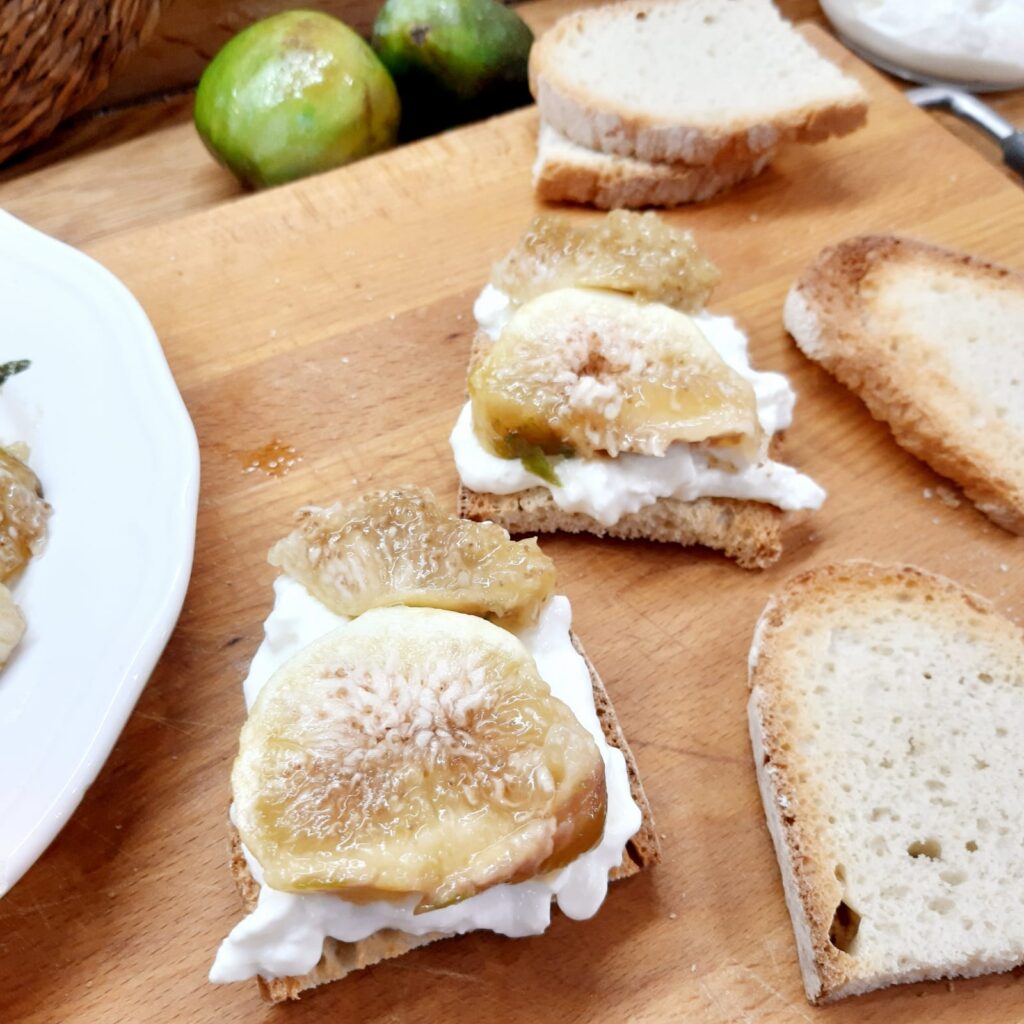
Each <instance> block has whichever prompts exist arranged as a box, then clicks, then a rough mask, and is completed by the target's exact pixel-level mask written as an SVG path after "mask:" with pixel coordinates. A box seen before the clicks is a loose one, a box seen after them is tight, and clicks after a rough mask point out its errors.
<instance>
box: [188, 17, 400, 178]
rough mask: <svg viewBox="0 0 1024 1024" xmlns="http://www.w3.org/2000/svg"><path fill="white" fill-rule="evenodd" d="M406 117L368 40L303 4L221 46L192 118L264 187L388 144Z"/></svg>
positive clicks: (221, 158)
mask: <svg viewBox="0 0 1024 1024" xmlns="http://www.w3.org/2000/svg"><path fill="white" fill-rule="evenodd" d="M400 113H401V110H400V104H399V99H398V92H397V90H396V89H395V84H394V82H393V81H392V80H391V76H390V74H389V73H388V70H387V68H385V67H384V65H383V64H381V62H380V61H379V60H378V59H377V57H376V55H375V54H374V52H373V50H372V49H371V48H370V47H369V45H368V44H367V43H366V42H365V41H364V40H363V39H362V38H360V37H359V36H358V35H357V34H356V33H355V32H353V31H352V30H351V29H350V28H348V27H347V26H346V25H344V24H343V23H342V22H340V21H339V20H338V19H337V18H332V17H331V16H330V15H327V14H322V13H319V12H317V11H301V10H300V11H285V12H284V13H281V14H276V15H273V16H272V17H269V18H265V19H264V20H262V21H258V22H256V23H255V24H253V25H250V26H249V27H248V28H246V29H244V30H243V31H242V32H240V33H239V34H238V35H236V36H235V37H234V38H233V39H231V40H230V41H229V42H228V43H227V44H226V45H225V46H224V47H223V49H221V50H220V52H219V53H218V54H217V55H216V56H215V57H214V58H213V60H212V61H211V62H210V64H209V65H208V66H207V68H206V71H205V72H204V73H203V76H202V78H201V79H200V82H199V88H198V90H197V92H196V103H195V112H194V117H195V124H196V129H197V130H198V132H199V136H200V138H201V139H202V140H203V143H204V144H205V146H206V148H207V149H208V150H209V151H210V153H211V154H212V155H213V156H214V158H215V159H216V160H217V161H218V162H219V163H221V164H222V165H223V166H225V167H226V168H227V169H228V170H230V171H231V172H232V173H233V174H234V175H235V176H236V177H237V178H239V180H240V181H242V183H243V184H245V185H247V186H249V187H251V188H265V187H267V186H272V185H280V184H283V183H285V182H288V181H294V180H296V179H297V178H303V177H306V176H307V175H310V174H317V173H319V172H321V171H327V170H330V169H331V168H334V167H340V166H341V165H343V164H347V163H350V162H352V161H353V160H359V159H361V158H362V157H365V156H370V155H371V154H373V153H377V152H380V151H381V150H384V149H388V148H390V147H391V146H393V145H394V143H395V140H396V138H397V134H398V123H399V120H400Z"/></svg>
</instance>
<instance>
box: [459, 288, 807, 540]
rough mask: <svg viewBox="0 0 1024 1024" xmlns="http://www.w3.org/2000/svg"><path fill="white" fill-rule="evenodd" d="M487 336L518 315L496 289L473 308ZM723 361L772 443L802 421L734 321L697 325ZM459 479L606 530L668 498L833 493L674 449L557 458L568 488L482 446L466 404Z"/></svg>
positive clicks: (697, 451) (699, 318)
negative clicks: (746, 385) (527, 494)
mask: <svg viewBox="0 0 1024 1024" xmlns="http://www.w3.org/2000/svg"><path fill="white" fill-rule="evenodd" d="M473 315H474V316H475V317H476V320H477V323H478V324H479V325H480V329H481V330H482V331H483V332H484V333H485V334H486V335H487V336H488V337H489V338H491V339H492V340H496V339H497V338H498V337H499V336H500V334H501V331H502V329H503V328H504V326H505V324H506V323H508V321H509V319H510V317H511V315H512V307H511V303H510V301H509V297H508V296H507V295H506V294H504V293H503V292H501V291H499V290H498V289H497V288H495V287H494V286H493V285H490V284H488V285H487V286H486V287H485V288H484V290H483V291H482V292H481V293H480V296H479V297H478V298H477V300H476V303H475V304H474V306H473ZM692 319H693V321H694V323H696V324H697V326H698V327H699V328H700V330H701V333H702V334H703V335H704V337H705V338H706V339H707V340H708V342H709V343H710V344H711V346H712V347H713V348H714V349H715V350H716V351H717V352H718V354H719V355H720V356H721V357H722V359H723V361H724V362H725V363H726V364H727V365H728V366H729V367H730V368H732V369H733V370H734V371H735V372H736V373H738V374H739V375H740V376H741V377H743V378H744V380H747V381H749V382H750V384H751V385H752V387H753V389H754V397H755V398H756V400H757V417H758V420H759V421H760V424H761V427H762V429H763V430H764V432H765V434H767V435H769V436H771V435H772V434H775V433H777V432H778V431H780V430H785V429H786V428H787V427H788V426H789V425H790V423H791V422H792V420H793V405H794V403H795V401H796V395H795V394H794V393H793V389H792V388H791V387H790V386H789V381H787V380H786V378H785V377H784V376H783V375H782V374H781V373H763V372H761V371H759V370H755V369H754V368H753V367H752V366H751V365H750V359H749V357H748V355H747V338H746V335H744V333H743V332H742V331H741V330H740V329H739V328H738V327H737V326H736V324H735V322H734V321H733V320H732V319H731V318H730V317H727V316H714V315H712V314H710V313H707V312H702V313H698V314H697V315H695V316H694V317H693V318H692ZM450 442H451V446H452V451H453V453H454V456H455V465H456V468H457V469H458V472H459V478H460V479H461V480H462V482H463V484H465V486H466V487H468V488H470V490H473V491H478V492H481V493H485V494H515V493H517V492H518V491H525V490H529V489H530V488H531V487H545V488H547V489H548V490H549V491H550V492H551V497H552V499H553V500H554V502H555V504H556V505H558V507H559V508H560V509H562V510H563V511H565V512H582V513H584V514H586V515H588V516H590V517H591V518H593V519H596V520H597V521H598V522H599V523H602V524H603V525H605V526H611V525H613V524H614V523H617V522H618V521H619V520H620V519H621V518H622V517H623V516H624V515H628V514H630V513H634V512H639V511H640V510H641V509H643V508H646V507H647V506H648V505H653V504H654V503H655V502H656V501H657V500H658V499H659V498H675V499H677V500H679V501H695V500H696V499H697V498H741V499H746V500H750V501H763V502H766V503H768V504H771V505H775V506H777V507H778V508H781V509H783V510H786V511H794V510H798V509H815V508H820V507H821V503H822V502H823V501H824V500H825V492H824V490H822V488H821V487H819V486H818V485H817V484H816V483H815V482H814V481H813V480H812V479H811V478H810V477H808V476H805V475H804V474H802V473H799V472H797V470H795V469H793V468H792V467H791V466H786V465H783V464H782V463H780V462H775V461H773V460H772V459H768V458H764V459H761V460H758V461H755V462H748V463H744V462H740V461H737V460H738V459H739V454H738V452H737V451H736V450H735V449H730V448H705V447H700V446H695V445H689V444H685V443H676V444H673V445H670V446H669V449H668V451H667V452H666V454H665V455H663V456H655V455H637V454H628V453H626V454H620V455H618V456H616V457H615V458H568V459H560V458H557V457H555V458H552V459H551V462H552V464H553V465H554V467H555V471H556V473H557V475H558V479H559V481H560V484H553V483H551V482H550V481H547V480H543V479H542V478H541V477H538V476H536V475H534V474H533V473H531V472H530V471H529V470H527V469H526V468H525V467H524V466H523V464H522V462H521V461H520V460H519V459H502V458H499V457H498V456H496V455H494V454H493V453H491V452H489V451H488V450H487V449H486V448H484V446H483V445H482V444H481V443H480V439H479V438H478V437H477V435H476V431H475V430H474V429H473V414H472V409H471V407H470V403H468V402H467V403H466V405H465V406H464V407H463V409H462V412H461V413H460V414H459V418H458V420H457V421H456V424H455V428H454V429H453V430H452V434H451V437H450Z"/></svg>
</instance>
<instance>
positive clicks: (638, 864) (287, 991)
mask: <svg viewBox="0 0 1024 1024" xmlns="http://www.w3.org/2000/svg"><path fill="white" fill-rule="evenodd" d="M572 643H573V646H574V647H575V648H576V650H577V651H578V652H579V654H580V656H581V657H582V658H583V660H584V661H585V662H586V663H587V669H588V670H589V672H590V684H591V686H592V688H593V691H594V705H595V707H596V709H597V717H598V719H599V720H600V722H601V728H602V730H603V732H604V735H605V739H607V741H608V743H609V744H610V745H611V746H613V747H617V748H618V749H619V750H621V751H622V754H623V756H624V757H625V759H626V771H627V773H628V774H629V787H630V791H631V793H632V796H633V800H634V801H635V802H636V804H637V806H638V807H639V808H640V811H641V815H642V822H641V825H640V830H639V831H638V832H637V833H636V835H634V836H633V838H632V839H630V841H629V842H628V843H627V844H626V849H625V850H624V851H623V855H622V863H621V864H620V865H619V866H618V867H617V868H616V869H615V870H614V871H613V872H612V873H611V878H613V879H620V878H629V877H631V876H632V875H635V874H637V872H639V871H640V870H641V869H643V868H645V867H649V866H650V865H652V864H655V863H657V861H658V860H659V859H660V857H661V847H660V844H659V841H658V833H657V831H656V829H655V826H654V818H653V817H652V815H651V807H650V804H649V803H648V802H647V795H646V793H644V788H643V784H642V783H641V781H640V773H639V771H638V770H637V766H636V761H635V759H634V758H633V753H632V751H631V750H630V749H629V745H628V744H627V743H626V738H625V736H624V735H623V732H622V727H621V726H620V725H619V721H618V718H616V716H615V709H614V708H613V707H612V702H611V699H610V698H609V696H608V691H607V690H606V689H605V686H604V683H603V682H602V681H601V677H600V676H599V675H598V674H597V669H595V668H594V666H593V664H592V662H591V661H590V659H589V658H588V657H587V655H586V652H585V651H584V650H583V647H582V646H581V644H580V642H579V640H578V639H577V637H576V636H575V635H572ZM229 830H230V847H229V853H230V862H231V875H232V877H233V878H234V880H235V885H236V887H237V888H238V895H239V897H240V898H241V901H242V908H243V909H244V910H245V912H246V913H247V914H248V913H251V912H252V911H253V910H254V909H255V907H256V900H257V898H258V896H259V888H260V887H259V884H258V883H257V882H256V880H255V879H254V878H253V877H252V874H251V873H250V871H249V868H248V865H247V864H246V862H245V856H244V855H243V853H242V844H241V840H240V838H239V836H238V833H237V832H236V831H235V828H234V826H232V825H230V824H229ZM448 937H449V936H448V935H447V934H446V933H444V932H432V933H430V934H427V935H409V934H407V933H405V932H400V931H395V930H393V929H385V930H382V931H380V932H377V933H376V934H374V935H371V936H370V937H369V938H366V939H363V940H362V941H360V942H339V941H337V940H335V939H328V940H327V941H326V942H325V943H324V950H323V956H322V957H321V959H320V962H319V963H318V964H317V965H316V967H314V968H313V970H311V971H309V972H308V973H307V974H303V975H300V976H297V977H288V978H273V979H268V978H257V979H256V980H257V982H258V984H259V989H260V994H261V995H262V996H263V998H264V999H266V1000H267V1001H268V1002H271V1003H280V1002H284V1001H285V1000H287V999H298V997H299V995H300V993H302V992H305V991H307V990H308V989H311V988H315V987H317V986H318V985H325V984H327V982H329V981H338V980H339V979H341V978H344V977H345V976H346V975H347V974H351V973H352V971H358V970H360V969H362V968H363V967H370V966H372V965H373V964H375V963H379V962H380V961H382V960H389V959H391V958H392V957H396V956H401V955H402V954H403V953H407V952H409V951H410V950H412V949H416V948H417V947H418V946H425V945H426V944H427V943H429V942H434V941H436V940H437V939H444V938H448Z"/></svg>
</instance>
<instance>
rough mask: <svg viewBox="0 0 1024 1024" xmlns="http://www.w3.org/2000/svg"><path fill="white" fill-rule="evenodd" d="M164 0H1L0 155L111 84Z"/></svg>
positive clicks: (49, 128)
mask: <svg viewBox="0 0 1024 1024" xmlns="http://www.w3.org/2000/svg"><path fill="white" fill-rule="evenodd" d="M160 6H161V0H0V161H3V160H6V159H7V157H9V156H10V155H11V154H12V153H16V152H17V151H18V150H19V149H24V147H25V146H28V145H30V144H31V143H33V142H37V141H38V140H39V139H42V138H45V137H46V136H47V135H49V134H50V132H52V131H53V129H54V128H56V127H57V124H58V123H59V122H60V121H61V120H62V119H63V118H65V117H67V116H68V115H69V114H73V113H75V111H77V110H80V109H81V108H82V107H83V106H85V104H86V103H88V102H89V101H90V100H91V99H94V98H95V97H96V96H98V95H99V93H100V92H102V91H103V89H104V88H105V86H106V84H107V82H108V80H109V78H110V72H111V69H112V68H113V66H114V63H115V61H117V60H118V58H119V57H120V56H121V55H122V54H123V53H125V51H127V50H130V49H132V48H134V47H135V46H137V45H138V44H139V43H140V42H141V41H142V40H143V39H144V38H145V37H146V36H147V35H149V33H150V32H151V31H152V30H153V28H154V27H155V25H156V20H157V16H158V15H159V13H160Z"/></svg>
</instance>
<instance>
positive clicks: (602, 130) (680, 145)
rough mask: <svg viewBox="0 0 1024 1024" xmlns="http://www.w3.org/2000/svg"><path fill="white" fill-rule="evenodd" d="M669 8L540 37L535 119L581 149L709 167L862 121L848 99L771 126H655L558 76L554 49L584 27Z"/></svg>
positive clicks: (859, 99) (605, 15) (533, 79)
mask: <svg viewBox="0 0 1024 1024" xmlns="http://www.w3.org/2000/svg"><path fill="white" fill-rule="evenodd" d="M671 2H674V0H625V2H623V3H616V4H610V5H608V6H607V7H600V8H595V9H587V10H583V11H577V12H572V13H570V14H567V15H564V16H563V17H562V18H560V19H559V20H558V21H557V22H555V24H554V25H553V26H552V27H551V29H549V30H548V31H547V32H545V33H544V35H543V36H541V38H540V39H538V40H537V42H535V43H534V46H533V48H532V50H531V52H530V58H529V78H530V89H531V92H532V93H533V96H534V99H535V100H536V102H537V107H538V109H539V110H540V113H541V117H542V118H543V119H544V120H546V121H547V122H548V123H549V124H551V125H553V126H554V127H555V128H557V129H558V130H559V131H560V132H561V133H562V134H563V135H565V136H566V137H567V138H569V139H571V140H572V141H573V142H576V143H578V144H579V145H581V146H585V147H587V148H588V149H593V150H597V151H601V152H606V153H618V154H621V155H625V156H634V157H636V158H638V159H641V160H651V161H684V162H686V163H689V164H712V163H718V162H719V161H749V160H753V159H756V158H757V157H758V156H760V155H761V154H763V153H764V152H766V151H767V150H770V149H774V148H775V147H777V146H779V145H782V144H783V143H787V142H821V141H823V140H824V139H827V138H829V137H832V136H837V135H846V134H848V133H849V132H852V131H854V130H856V129H857V128H859V127H861V125H863V124H864V122H865V121H866V119H867V96H866V94H865V93H864V92H863V90H860V89H859V88H858V89H857V90H854V91H851V96H850V98H849V100H848V101H845V102H835V103H833V104H831V105H829V106H825V107H822V106H821V105H820V104H814V103H808V104H805V105H803V106H800V107H794V108H792V109H790V110H787V111H786V112H785V113H784V114H780V115H779V116H777V117H776V118H774V119H773V120H772V121H771V122H754V123H751V122H746V121H742V120H740V119H734V120H733V122H732V123H728V122H723V123H721V124H714V125H711V124H708V125H702V126H693V125H684V124H679V123H675V122H671V121H666V120H664V119H660V118H658V117H656V116H653V115H651V114H649V113H647V112H646V111H644V110H641V109H636V108H632V107H630V106H629V105H628V104H626V103H624V102H622V101H619V102H618V103H617V104H616V105H615V106H614V107H611V106H608V105H603V104H606V101H605V100H603V99H599V98H597V97H595V96H593V95H591V94H589V93H588V92H587V90H586V89H584V88H581V87H580V86H578V85H576V84H575V83H574V82H573V81H572V80H571V79H570V78H569V77H568V76H567V75H566V74H565V73H564V72H563V71H562V69H561V67H560V64H561V62H560V60H559V58H558V48H559V45H560V44H561V43H562V42H563V40H564V39H565V38H567V37H569V36H571V35H574V34H576V33H579V32H581V31H583V26H584V25H585V23H586V22H587V21H591V22H592V21H595V20H607V19H609V18H628V17H630V16H635V15H636V14H641V13H643V12H644V11H645V10H647V9H649V8H651V7H652V6H654V5H656V4H658V3H671Z"/></svg>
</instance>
